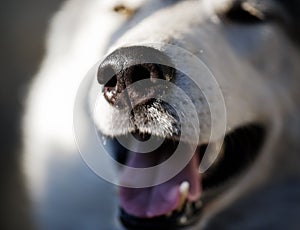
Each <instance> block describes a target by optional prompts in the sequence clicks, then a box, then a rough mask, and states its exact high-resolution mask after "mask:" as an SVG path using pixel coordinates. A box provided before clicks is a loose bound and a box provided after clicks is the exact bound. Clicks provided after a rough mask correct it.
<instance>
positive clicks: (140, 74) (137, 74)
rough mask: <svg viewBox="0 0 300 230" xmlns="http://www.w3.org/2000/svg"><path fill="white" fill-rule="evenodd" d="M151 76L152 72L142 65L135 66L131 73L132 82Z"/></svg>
mask: <svg viewBox="0 0 300 230" xmlns="http://www.w3.org/2000/svg"><path fill="white" fill-rule="evenodd" d="M150 77H151V73H150V71H149V70H148V69H147V68H145V67H144V66H142V65H137V66H134V68H133V70H132V73H131V81H132V83H134V82H137V81H140V80H145V79H150Z"/></svg>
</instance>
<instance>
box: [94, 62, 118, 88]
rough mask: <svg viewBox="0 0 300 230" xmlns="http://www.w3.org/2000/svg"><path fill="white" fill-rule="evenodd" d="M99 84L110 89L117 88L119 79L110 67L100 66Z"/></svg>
mask: <svg viewBox="0 0 300 230" xmlns="http://www.w3.org/2000/svg"><path fill="white" fill-rule="evenodd" d="M97 78H98V82H99V84H101V85H105V86H108V87H115V86H116V84H117V77H116V72H115V70H114V69H113V68H112V67H111V66H110V65H108V66H105V67H103V66H101V65H100V66H99V68H98V75H97Z"/></svg>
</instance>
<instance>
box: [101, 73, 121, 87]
mask: <svg viewBox="0 0 300 230" xmlns="http://www.w3.org/2000/svg"><path fill="white" fill-rule="evenodd" d="M117 83H118V80H117V77H116V75H113V76H112V78H111V79H109V81H108V82H107V83H106V84H105V85H104V86H105V87H108V88H114V87H116V86H117Z"/></svg>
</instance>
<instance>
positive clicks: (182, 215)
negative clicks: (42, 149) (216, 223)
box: [112, 123, 266, 230]
mask: <svg viewBox="0 0 300 230" xmlns="http://www.w3.org/2000/svg"><path fill="white" fill-rule="evenodd" d="M136 134H137V133H135V134H134V135H136ZM130 135H131V134H130ZM149 136H151V133H147V134H146V133H139V135H138V137H139V138H140V140H143V139H147V138H149ZM265 136H266V132H265V128H264V127H263V126H262V125H259V124H255V123H253V124H245V125H242V126H240V127H239V128H236V129H235V130H233V131H231V132H229V133H227V134H226V136H225V141H224V144H223V147H222V150H221V151H220V153H219V155H218V157H217V160H216V161H215V162H214V163H213V164H212V166H211V167H210V168H209V169H208V170H207V171H205V172H204V173H202V174H200V173H199V165H200V162H201V160H202V158H203V155H204V153H205V150H206V147H207V143H201V144H200V145H198V147H197V149H196V152H195V153H194V155H193V157H192V159H191V160H190V162H189V163H188V165H187V166H186V167H185V168H184V169H182V170H181V171H180V172H179V173H178V174H177V175H176V176H175V177H173V178H171V179H170V180H168V181H167V182H164V183H163V184H159V185H156V186H152V187H147V188H128V187H120V188H119V200H120V220H121V222H122V223H123V225H124V226H125V227H127V228H128V229H145V230H147V229H177V228H181V227H184V226H189V225H193V224H194V223H195V222H197V221H198V220H199V219H201V216H202V213H203V209H204V207H206V206H207V205H208V204H209V203H210V202H211V201H213V200H214V199H215V198H217V197H218V196H220V195H221V194H222V193H224V192H225V191H227V190H229V189H230V188H233V187H234V185H235V183H237V182H238V181H239V180H242V179H243V176H244V175H245V174H246V173H247V171H248V170H249V169H250V168H251V165H252V164H253V162H254V161H255V160H256V158H257V156H258V155H259V152H260V148H261V146H262V145H263V143H264V139H265ZM112 140H113V139H112ZM113 141H114V145H116V143H117V141H115V140H113ZM185 145H186V147H187V148H188V147H189V144H188V143H185ZM177 146H178V141H174V139H172V140H171V139H169V138H166V139H165V140H164V141H163V144H162V145H161V146H160V147H159V148H157V149H156V150H154V151H153V152H151V153H149V154H138V153H133V152H130V151H128V150H126V149H125V148H124V147H122V146H121V145H119V146H117V148H115V149H117V150H116V154H115V156H116V159H117V160H118V161H119V162H120V163H125V164H126V165H129V166H131V167H136V168H141V167H151V166H154V165H158V164H160V163H161V162H163V161H165V160H166V159H168V158H169V157H170V156H171V155H172V154H173V152H174V151H175V149H176V148H177ZM166 171H167V169H166ZM123 173H124V175H123V176H125V177H128V175H126V172H123ZM161 173H167V172H161V171H160V172H157V174H158V175H159V174H160V175H161ZM129 176H130V175H129ZM153 176H154V177H155V175H153ZM121 177H122V176H121ZM139 177H140V176H139V175H134V178H135V179H139V180H143V178H139ZM154 179H155V178H154Z"/></svg>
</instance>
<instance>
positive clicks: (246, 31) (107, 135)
mask: <svg viewBox="0 0 300 230" xmlns="http://www.w3.org/2000/svg"><path fill="white" fill-rule="evenodd" d="M298 9H299V3H298V2H297V1H281V0H266V1H259V0H199V1H192V0H185V1H180V0H157V1H147V0H120V1H119V0H115V1H105V0H90V1H79V0H69V1H67V2H65V3H64V4H63V6H62V8H61V10H60V11H58V12H57V14H56V15H55V16H54V18H53V19H52V21H51V24H50V29H49V33H48V38H47V43H46V47H47V49H46V55H45V58H44V60H43V63H42V65H41V68H40V70H39V72H38V73H37V75H36V77H35V78H34V80H33V82H32V85H31V87H30V90H29V94H28V98H27V101H26V109H25V114H24V118H23V140H24V141H23V148H24V151H23V158H22V165H23V169H24V178H25V181H26V185H27V191H28V194H29V198H30V200H31V204H32V205H31V214H32V215H31V216H32V220H33V222H34V224H35V226H36V228H37V229H112V230H113V229H125V228H127V229H177V228H185V229H267V228H272V229H282V228H284V227H288V228H289V229H297V228H298V226H299V213H300V212H299V211H300V207H299V201H300V196H299V194H300V193H299V192H300V184H299V176H300V167H299V166H300V163H299V162H300V154H299V152H300V145H299V137H300V132H299V127H300V118H299V117H300V116H299V114H300V104H299V97H300V94H299V84H298V83H299V76H300V65H299V63H300V62H299V61H300V52H299V32H300V31H299V28H300V26H299V15H300V14H299V13H300V12H299V10H298ZM95 63H97V64H96V65H95ZM92 66H93V68H92ZM91 68H92V69H91ZM90 69H91V71H90V72H89V74H88V76H89V77H88V81H86V82H85V81H84V79H85V78H84V77H85V76H86V74H87V72H88V71H89V70H90ZM143 82H144V83H143ZM142 83H143V84H142ZM78 95H79V96H78ZM91 98H92V99H91ZM74 104H75V109H74ZM88 123H92V124H94V126H92V128H91V127H90V126H89V125H88ZM93 128H95V129H96V133H97V135H99V136H101V138H100V139H103V140H104V139H105V140H106V142H108V144H107V145H108V147H107V148H106V149H109V150H111V152H112V159H114V160H115V161H116V162H118V163H119V164H121V165H123V166H124V165H126V166H130V168H132V167H133V168H136V169H141V168H146V169H147V168H151V167H154V166H157V165H158V166H159V165H161V164H164V163H166V167H160V168H159V170H158V171H151V172H152V173H151V174H150V175H149V174H147V175H148V176H150V177H151V179H149V178H148V177H147V176H145V175H144V174H143V173H142V172H141V173H139V172H140V171H139V170H137V171H130V169H129V170H128V169H124V170H122V169H117V168H118V167H116V170H120V173H119V175H120V177H121V179H120V181H119V182H118V183H119V184H118V186H115V185H113V184H111V183H109V182H107V181H106V180H107V178H104V179H105V180H103V179H101V178H99V177H98V176H97V175H96V174H97V173H98V175H99V171H98V172H97V169H96V168H93V167H94V166H93V165H94V163H95V162H98V161H97V160H95V159H98V158H97V156H95V159H94V158H92V160H91V159H88V158H86V155H85V151H91V152H92V153H95V154H96V155H97V154H98V152H99V149H100V147H99V145H100V144H99V143H96V142H95V141H93V140H94V137H93V135H94V134H95V132H88V131H87V130H92V129H93ZM74 132H75V134H74ZM74 135H75V138H74ZM78 138H79V139H78ZM75 139H76V141H77V143H76V141H75ZM120 140H125V141H124V143H123V144H120ZM149 140H151V141H152V140H153V141H154V143H155V144H156V143H160V144H161V145H160V146H159V147H157V148H156V149H152V150H151V151H148V152H151V154H150V155H138V153H141V152H142V151H141V150H140V147H139V146H140V145H142V144H143V143H146V142H147V141H149ZM134 141H138V144H132V142H134ZM100 142H101V141H100ZM78 146H79V147H80V148H81V147H82V148H81V149H78ZM103 146H104V144H103ZM124 146H125V147H126V146H127V147H128V148H125V147H124ZM142 146H143V145H142ZM180 146H181V150H182V151H183V152H184V153H185V152H186V154H181V155H180V156H185V155H186V158H185V157H183V158H180V157H179V158H180V159H181V161H182V162H183V165H182V166H180V167H179V166H178V165H176V166H175V165H174V164H172V165H169V162H170V161H169V159H171V156H172V154H173V152H176V149H180ZM103 148H105V147H103ZM130 148H133V150H132V149H131V150H128V149H130ZM83 149H85V150H83ZM211 149H214V151H211V152H210V151H209V150H211ZM79 151H80V152H81V155H80V154H79ZM107 151H108V150H107ZM188 152H191V154H188ZM207 152H208V154H207ZM177 156H179V155H177ZM82 158H83V159H82ZM100 161H101V158H100ZM181 161H180V162H179V163H180V164H181V163H182V162H181ZM177 163H178V162H177ZM179 163H178V164H179ZM199 166H200V172H199ZM101 167H102V168H101V169H106V168H111V167H113V166H111V165H110V164H106V163H105V164H104V165H102V166H101ZM90 168H91V169H92V170H90ZM121 168H122V166H121ZM154 168H155V167H154ZM173 169H174V170H175V171H174V172H173V171H172V170H173ZM201 169H202V171H201ZM176 170H177V171H176ZM92 171H96V173H94V172H92ZM169 171H170V172H172V173H171V174H170V173H169ZM169 174H170V175H169ZM100 177H101V175H100ZM104 177H105V176H104ZM146 177H147V178H146ZM148 182H149V183H148ZM150 182H151V183H152V184H151V183H150ZM116 187H117V191H116Z"/></svg>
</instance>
